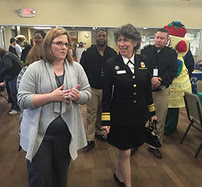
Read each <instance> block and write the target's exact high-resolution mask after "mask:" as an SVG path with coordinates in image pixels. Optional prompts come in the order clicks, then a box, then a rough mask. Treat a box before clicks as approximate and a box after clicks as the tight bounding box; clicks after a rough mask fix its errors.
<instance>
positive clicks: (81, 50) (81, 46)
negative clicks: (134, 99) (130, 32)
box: [76, 42, 86, 63]
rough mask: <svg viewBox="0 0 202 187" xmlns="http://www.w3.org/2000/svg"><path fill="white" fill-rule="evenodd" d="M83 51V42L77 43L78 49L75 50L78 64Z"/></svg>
mask: <svg viewBox="0 0 202 187" xmlns="http://www.w3.org/2000/svg"><path fill="white" fill-rule="evenodd" d="M85 50H86V49H85V48H84V47H83V42H79V44H78V47H77V48H76V59H77V62H78V63H80V59H81V55H82V53H83V52H84V51H85Z"/></svg>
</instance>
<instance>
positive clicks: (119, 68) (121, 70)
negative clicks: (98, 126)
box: [102, 54, 155, 126]
mask: <svg viewBox="0 0 202 187" xmlns="http://www.w3.org/2000/svg"><path fill="white" fill-rule="evenodd" d="M134 58H135V67H134V68H135V71H134V74H133V73H132V72H131V70H130V68H129V67H128V65H125V63H124V62H123V58H122V56H121V55H117V56H115V57H112V58H111V59H109V60H108V61H106V64H105V67H104V88H103V99H102V125H103V126H105V125H110V126H113V125H118V126H123V125H124V126H131V125H142V124H143V123H145V122H146V121H147V120H148V118H150V116H153V115H155V108H154V104H153V99H152V88H151V76H150V74H149V70H148V68H147V64H146V61H145V58H143V57H142V56H140V55H137V54H136V55H135V57H134Z"/></svg>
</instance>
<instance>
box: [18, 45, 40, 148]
mask: <svg viewBox="0 0 202 187" xmlns="http://www.w3.org/2000/svg"><path fill="white" fill-rule="evenodd" d="M41 59H42V44H39V45H34V46H33V47H32V48H31V50H30V51H29V54H28V55H27V58H26V63H25V64H24V67H23V68H22V70H21V71H20V73H19V75H18V78H17V83H16V87H17V91H18V89H19V85H20V81H21V79H22V76H23V75H24V73H25V71H26V70H27V68H28V66H29V65H30V64H32V63H33V62H36V61H38V60H41ZM22 118H23V110H22V109H21V110H20V120H19V137H20V134H21V121H22ZM20 150H21V146H19V151H20Z"/></svg>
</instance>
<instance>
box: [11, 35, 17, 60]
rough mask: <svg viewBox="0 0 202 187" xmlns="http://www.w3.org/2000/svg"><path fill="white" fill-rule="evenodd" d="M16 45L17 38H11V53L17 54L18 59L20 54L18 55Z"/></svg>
mask: <svg viewBox="0 0 202 187" xmlns="http://www.w3.org/2000/svg"><path fill="white" fill-rule="evenodd" d="M15 44H16V40H15V38H11V39H10V46H9V51H10V52H11V53H13V54H15V55H16V56H17V57H18V54H17V52H16V49H15Z"/></svg>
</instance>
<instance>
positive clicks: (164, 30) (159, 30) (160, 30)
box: [157, 28, 169, 36]
mask: <svg viewBox="0 0 202 187" xmlns="http://www.w3.org/2000/svg"><path fill="white" fill-rule="evenodd" d="M157 32H165V33H167V36H169V31H168V30H167V29H166V28H160V29H158V30H157Z"/></svg>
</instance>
